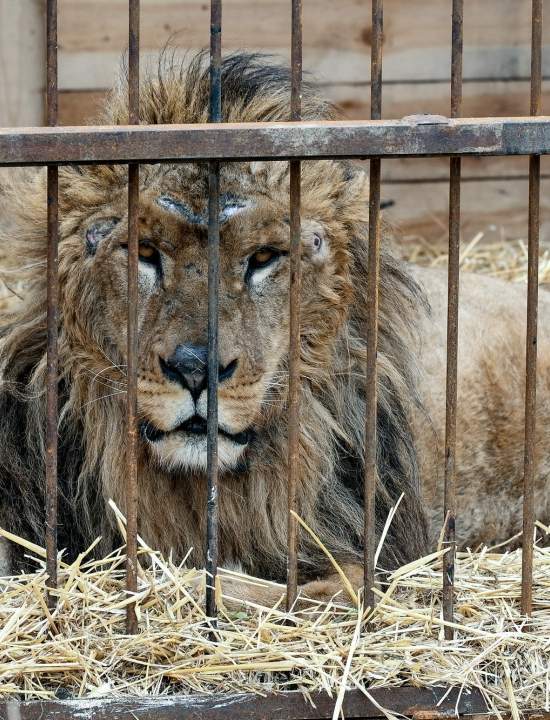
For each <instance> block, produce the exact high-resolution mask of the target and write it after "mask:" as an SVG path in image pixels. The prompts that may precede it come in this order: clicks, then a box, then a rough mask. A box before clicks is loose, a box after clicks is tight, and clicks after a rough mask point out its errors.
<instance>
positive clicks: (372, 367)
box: [363, 0, 384, 608]
mask: <svg viewBox="0 0 550 720" xmlns="http://www.w3.org/2000/svg"><path fill="white" fill-rule="evenodd" d="M383 33H384V3H383V0H372V46H371V119H372V120H380V119H381V118H382V42H383ZM369 182H370V186H369V253H368V266H367V324H366V342H367V364H366V379H365V381H366V388H365V398H366V412H365V469H364V496H365V510H364V590H363V593H364V595H363V601H364V605H365V607H370V608H373V607H374V603H375V597H374V591H373V588H374V581H375V573H376V568H375V566H374V555H375V552H376V482H377V468H376V423H377V392H376V377H377V373H376V356H377V353H378V281H379V274H380V186H381V164H380V158H375V159H374V160H371V163H370V177H369Z"/></svg>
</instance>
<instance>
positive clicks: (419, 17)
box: [59, 0, 550, 90]
mask: <svg viewBox="0 0 550 720" xmlns="http://www.w3.org/2000/svg"><path fill="white" fill-rule="evenodd" d="M451 1H452V0H422V3H421V6H419V3H413V2H410V0H386V3H385V47H384V76H385V78H386V80H392V81H403V80H407V81H414V82H418V81H426V80H436V79H437V80H445V79H448V78H449V74H450V17H451ZM546 1H548V0H546ZM59 8H60V50H61V54H60V59H61V63H60V87H62V88H64V89H71V90H75V89H80V90H81V89H90V88H102V87H108V86H109V85H110V84H111V81H112V77H113V74H114V72H115V70H116V68H117V67H118V65H119V63H120V56H121V53H122V52H123V51H124V49H125V47H126V43H127V1H126V0H60V2H59ZM208 12H209V10H208V3H207V2H205V1H204V0H149V1H148V2H147V3H143V7H142V38H143V40H142V47H143V49H144V50H150V51H151V50H158V49H159V48H161V47H163V46H164V45H165V44H166V43H167V42H171V44H173V45H174V46H177V47H180V48H184V49H185V50H190V49H198V48H202V47H206V46H207V44H208V26H209V15H208ZM289 13H290V7H289V5H288V2H287V0H225V2H224V29H223V33H224V51H230V50H231V49H237V48H248V49H260V50H263V51H265V52H273V53H275V54H277V55H280V56H282V57H283V58H286V59H288V57H289V45H290V15H289ZM464 23H465V24H464V33H465V41H466V46H465V58H464V75H465V77H466V78H491V79H493V78H510V77H527V76H528V74H529V60H530V50H529V42H530V0H484V2H483V3H468V6H467V8H466V12H465V21H464ZM370 37H371V26H370V17H369V13H368V11H367V7H366V6H365V3H364V2H363V1H362V0H342V1H341V2H338V3H335V2H333V0H304V67H305V68H306V69H309V70H313V71H314V72H315V73H316V75H318V76H319V77H320V78H321V79H322V80H323V81H324V82H328V83H341V82H348V83H349V82H361V81H365V80H366V79H368V78H369V74H370ZM543 64H544V73H545V74H547V75H550V46H546V47H545V51H544V63H543Z"/></svg>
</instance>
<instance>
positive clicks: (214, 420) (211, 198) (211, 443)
mask: <svg viewBox="0 0 550 720" xmlns="http://www.w3.org/2000/svg"><path fill="white" fill-rule="evenodd" d="M221 53H222V3H221V0H211V2H210V107H209V121H210V122H211V123H220V122H221V121H222V70H221V68H222V54H221ZM219 208H220V163H219V162H218V161H212V162H210V163H209V166H208V388H207V448H206V455H207V457H206V463H207V475H208V489H207V494H208V496H207V527H206V546H207V547H206V572H207V582H206V614H207V615H208V617H210V618H215V617H216V614H217V608H216V575H217V572H218V366H219V361H218V294H219V271H220V220H219V217H220V209H219Z"/></svg>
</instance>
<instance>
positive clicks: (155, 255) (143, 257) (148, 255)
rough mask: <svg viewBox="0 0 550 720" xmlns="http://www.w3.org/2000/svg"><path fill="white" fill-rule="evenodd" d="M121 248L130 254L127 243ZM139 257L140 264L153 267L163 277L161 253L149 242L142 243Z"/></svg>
mask: <svg viewBox="0 0 550 720" xmlns="http://www.w3.org/2000/svg"><path fill="white" fill-rule="evenodd" d="M121 247H122V248H123V249H124V250H126V252H128V245H127V244H126V243H123V244H121ZM138 256H139V261H140V262H142V263H144V264H146V265H151V266H152V267H153V268H155V270H156V271H157V273H158V274H159V275H162V261H161V258H160V252H159V251H158V250H157V248H156V247H155V246H154V245H152V244H151V243H150V242H149V241H145V242H140V244H139V249H138Z"/></svg>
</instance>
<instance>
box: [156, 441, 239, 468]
mask: <svg viewBox="0 0 550 720" xmlns="http://www.w3.org/2000/svg"><path fill="white" fill-rule="evenodd" d="M246 447H247V446H246V445H242V444H237V443H235V442H233V441H232V440H230V439H229V438H226V437H224V436H223V435H219V436H218V462H219V467H220V469H221V470H232V469H234V468H235V467H237V466H238V465H239V463H240V461H241V458H242V455H243V453H244V451H245V449H246ZM151 448H152V450H153V453H154V456H155V458H156V459H157V461H158V462H159V463H160V464H161V465H162V467H164V468H166V469H167V470H170V471H175V470H200V471H204V472H205V471H206V435H183V434H180V433H177V434H175V435H174V436H171V435H168V436H166V437H164V438H162V439H161V440H159V441H157V442H155V443H151Z"/></svg>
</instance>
